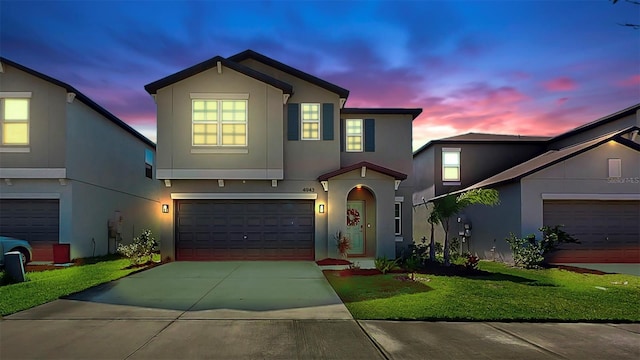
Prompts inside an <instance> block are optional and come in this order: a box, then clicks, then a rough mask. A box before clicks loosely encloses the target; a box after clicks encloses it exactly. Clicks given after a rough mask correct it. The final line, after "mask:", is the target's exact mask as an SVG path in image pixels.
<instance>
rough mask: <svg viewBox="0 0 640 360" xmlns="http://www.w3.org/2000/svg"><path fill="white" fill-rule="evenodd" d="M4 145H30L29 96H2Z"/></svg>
mask: <svg viewBox="0 0 640 360" xmlns="http://www.w3.org/2000/svg"><path fill="white" fill-rule="evenodd" d="M1 100H2V111H1V113H2V119H1V121H2V145H29V103H30V99H28V98H8V97H7V98H2V99H1Z"/></svg>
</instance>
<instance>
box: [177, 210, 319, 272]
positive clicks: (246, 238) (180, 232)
mask: <svg viewBox="0 0 640 360" xmlns="http://www.w3.org/2000/svg"><path fill="white" fill-rule="evenodd" d="M186 204H189V205H188V206H186ZM195 205H198V206H195ZM175 208H176V209H178V211H177V212H176V222H175V223H176V227H177V228H176V249H184V248H192V249H194V251H191V252H189V251H184V250H181V251H176V258H177V260H223V259H225V260H226V259H246V260H259V259H292V260H294V259H295V260H303V259H304V260H312V259H313V249H314V241H313V240H314V232H315V229H314V202H313V201H308V200H178V201H177V204H176V207H175ZM181 209H186V210H187V211H180V210H181ZM192 219H198V220H197V226H195V225H194V224H193V220H192ZM196 230H197V232H198V234H199V235H198V240H201V241H198V244H197V245H196V244H195V243H194V242H193V241H191V240H190V237H189V233H191V232H194V231H196ZM202 247H206V248H207V249H208V252H206V251H205V250H204V249H202Z"/></svg>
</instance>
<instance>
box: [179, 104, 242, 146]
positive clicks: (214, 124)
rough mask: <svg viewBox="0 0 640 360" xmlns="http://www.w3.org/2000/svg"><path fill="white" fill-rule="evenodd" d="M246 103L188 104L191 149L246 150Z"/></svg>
mask: <svg viewBox="0 0 640 360" xmlns="http://www.w3.org/2000/svg"><path fill="white" fill-rule="evenodd" d="M247 119H248V116H247V100H214V99H193V100H192V123H193V134H192V135H193V137H192V139H193V142H192V144H193V145H194V146H246V145H247Z"/></svg>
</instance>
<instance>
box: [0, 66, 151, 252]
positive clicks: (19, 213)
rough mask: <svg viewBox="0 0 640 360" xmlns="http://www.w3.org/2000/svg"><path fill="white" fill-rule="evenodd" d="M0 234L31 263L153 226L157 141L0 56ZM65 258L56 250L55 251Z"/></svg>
mask: <svg viewBox="0 0 640 360" xmlns="http://www.w3.org/2000/svg"><path fill="white" fill-rule="evenodd" d="M0 141H1V144H0V179H1V180H0V234H1V235H6V236H12V237H16V238H20V239H25V240H27V241H29V242H30V243H31V245H32V246H33V249H34V254H33V257H34V258H33V259H31V260H34V261H51V260H53V245H54V244H67V245H68V246H67V245H65V246H62V249H63V251H68V253H67V254H66V255H67V257H70V258H78V257H88V256H93V255H103V254H106V253H108V252H114V251H115V245H116V241H124V242H130V241H131V240H132V238H133V237H134V236H137V235H139V233H140V232H141V231H142V230H143V229H146V228H149V229H151V230H152V231H154V232H156V233H157V232H158V229H159V221H160V218H159V215H160V210H159V209H160V205H159V204H160V203H159V201H158V198H157V193H158V190H157V189H158V187H159V184H160V183H159V182H158V181H157V180H154V178H153V170H154V169H153V168H154V167H155V159H154V158H155V144H154V143H153V142H151V141H150V140H148V139H147V138H145V137H144V136H142V135H141V134H140V133H138V132H136V131H135V130H134V129H133V128H131V127H130V126H129V125H127V124H125V123H124V122H122V121H121V120H120V119H118V118H117V117H115V116H114V115H112V114H111V113H109V112H108V111H106V110H105V109H104V108H102V107H101V106H100V105H98V104H96V103H95V102H94V101H92V100H91V99H89V98H88V97H86V96H85V95H84V94H82V93H81V92H79V91H78V90H77V89H75V88H73V87H72V86H70V85H68V84H66V83H63V82H61V81H58V80H56V79H53V78H51V77H49V76H47V75H44V74H42V73H39V72H37V71H35V70H32V69H29V68H27V67H25V66H22V65H20V64H17V63H15V62H13V61H11V60H8V59H5V58H2V57H0ZM63 255H64V254H63Z"/></svg>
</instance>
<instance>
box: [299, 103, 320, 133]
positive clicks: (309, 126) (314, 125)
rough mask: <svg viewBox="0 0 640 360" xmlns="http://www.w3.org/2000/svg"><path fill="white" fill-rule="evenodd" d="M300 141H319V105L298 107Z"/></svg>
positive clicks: (306, 104) (304, 104)
mask: <svg viewBox="0 0 640 360" xmlns="http://www.w3.org/2000/svg"><path fill="white" fill-rule="evenodd" d="M300 110H301V114H300V115H301V116H300V119H302V136H301V139H302V140H320V104H308V103H303V104H301V106H300Z"/></svg>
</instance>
